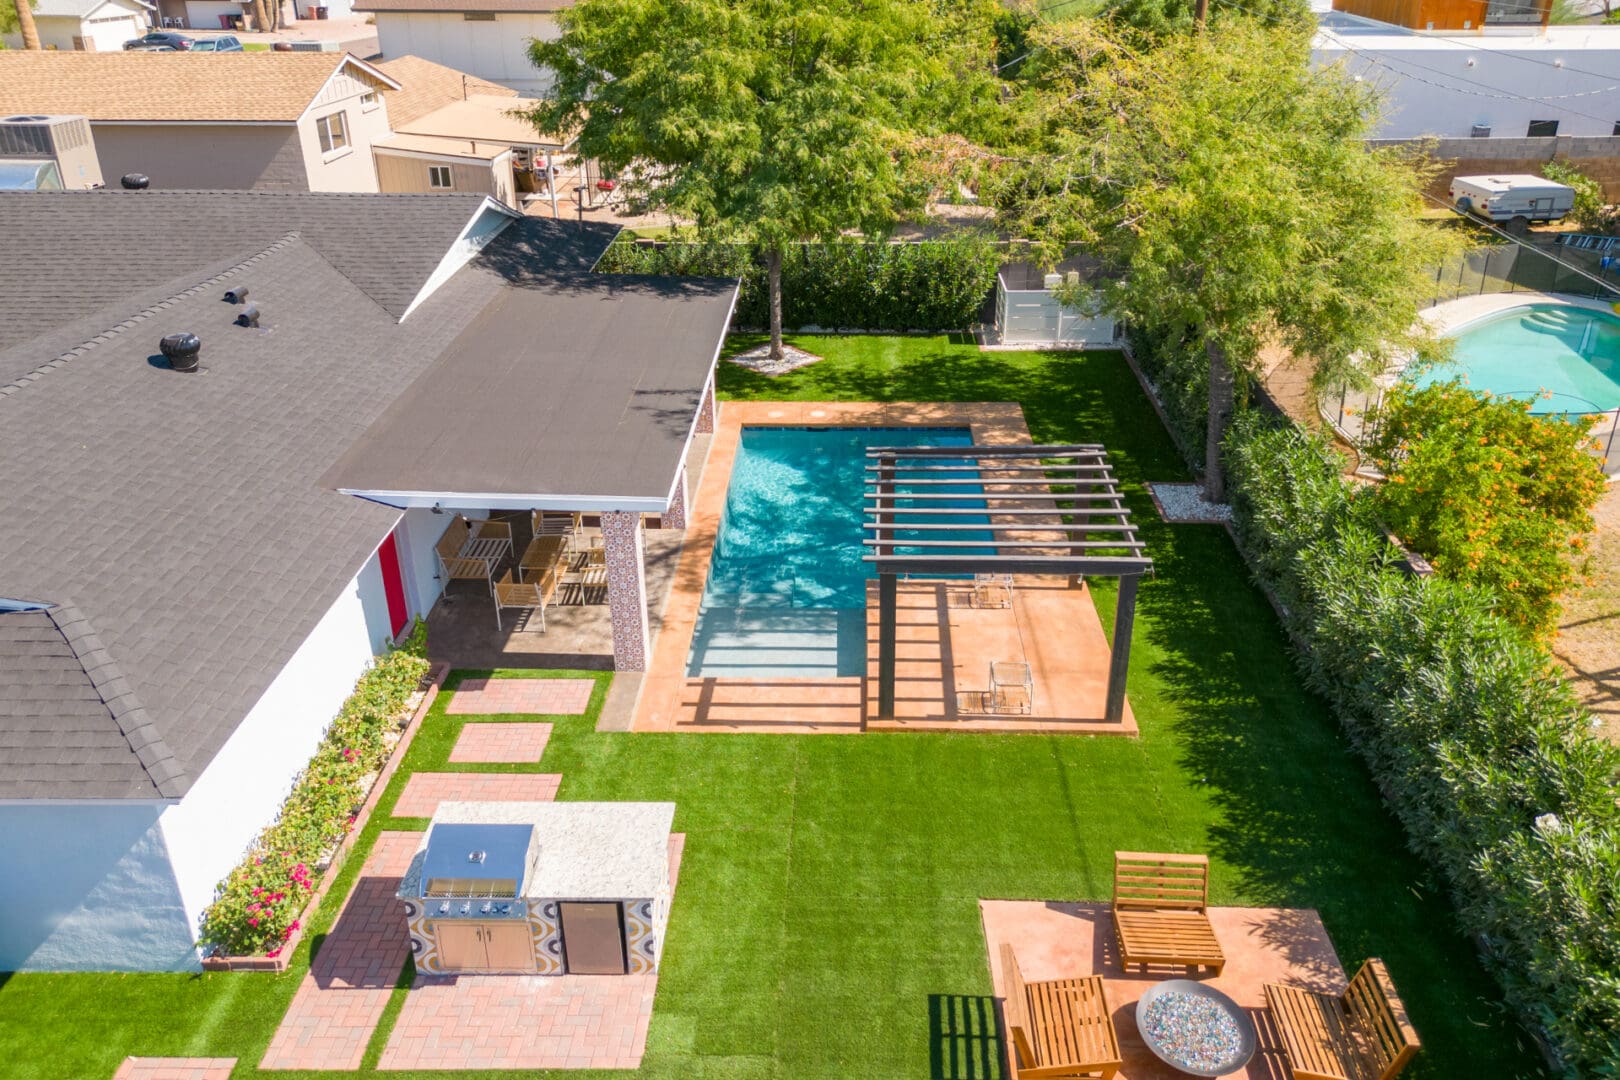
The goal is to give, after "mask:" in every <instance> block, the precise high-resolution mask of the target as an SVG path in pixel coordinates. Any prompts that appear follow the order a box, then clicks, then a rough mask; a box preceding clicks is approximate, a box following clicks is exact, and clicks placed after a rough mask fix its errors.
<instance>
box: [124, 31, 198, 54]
mask: <svg viewBox="0 0 1620 1080" xmlns="http://www.w3.org/2000/svg"><path fill="white" fill-rule="evenodd" d="M195 44H197V42H196V39H194V38H188V37H186V35H184V34H177V33H175V32H174V31H173V30H153V31H152V32H151V33H149V34H143V35H141V36H140V37H138V38H135V39H134V40H133V41H126V42H124V48H125V49H127V50H129V51H131V52H136V51H140V52H167V51H169V50H173V51H174V52H190V51H191V47H192V46H193V45H195Z"/></svg>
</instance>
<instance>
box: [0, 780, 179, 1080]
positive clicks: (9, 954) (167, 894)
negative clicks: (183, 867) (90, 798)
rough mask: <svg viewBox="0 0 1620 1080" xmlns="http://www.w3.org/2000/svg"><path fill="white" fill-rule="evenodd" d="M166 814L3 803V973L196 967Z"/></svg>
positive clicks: (131, 806)
mask: <svg viewBox="0 0 1620 1080" xmlns="http://www.w3.org/2000/svg"><path fill="white" fill-rule="evenodd" d="M162 811H163V804H161V803H155V802H154V803H71V804H70V803H44V802H34V803H8V804H5V805H0V868H3V869H4V873H0V911H3V912H4V913H5V914H4V917H0V971H85V970H109V971H172V970H183V969H186V968H189V967H192V966H195V964H196V953H195V951H194V950H193V948H192V940H193V937H192V933H191V927H192V923H191V922H190V921H189V920H188V918H187V914H186V911H185V908H184V906H183V905H182V904H181V902H180V893H179V889H178V886H177V884H176V882H175V878H174V872H173V870H172V869H171V867H170V864H169V856H168V851H167V849H166V847H165V843H164V838H163V831H162V829H161V828H160V827H159V825H158V818H159V815H160V814H161V813H162ZM0 1071H4V1070H3V1069H0Z"/></svg>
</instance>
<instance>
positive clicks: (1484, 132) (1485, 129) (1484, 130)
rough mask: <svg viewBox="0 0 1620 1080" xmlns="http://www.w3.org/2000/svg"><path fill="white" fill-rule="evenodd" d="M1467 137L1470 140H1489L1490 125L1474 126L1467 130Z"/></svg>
mask: <svg viewBox="0 0 1620 1080" xmlns="http://www.w3.org/2000/svg"><path fill="white" fill-rule="evenodd" d="M1468 137H1469V138H1470V139H1488V138H1490V137H1491V125H1489V124H1475V125H1474V126H1473V127H1471V128H1469V129H1468Z"/></svg>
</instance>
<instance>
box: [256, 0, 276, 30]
mask: <svg viewBox="0 0 1620 1080" xmlns="http://www.w3.org/2000/svg"><path fill="white" fill-rule="evenodd" d="M270 2H271V3H275V2H276V0H270ZM253 29H255V30H257V31H258V32H259V33H261V34H263V33H266V32H268V31H269V30H270V29H271V26H270V9H269V7H268V6H267V5H266V4H265V2H264V0H253Z"/></svg>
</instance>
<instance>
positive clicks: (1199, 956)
mask: <svg viewBox="0 0 1620 1080" xmlns="http://www.w3.org/2000/svg"><path fill="white" fill-rule="evenodd" d="M1114 929H1115V931H1116V932H1117V933H1118V935H1119V951H1120V961H1121V962H1122V963H1124V964H1127V965H1129V964H1185V965H1186V966H1188V967H1207V968H1210V969H1211V970H1212V971H1213V972H1214V974H1216V975H1219V974H1220V973H1221V970H1222V969H1223V968H1224V967H1225V966H1226V954H1225V953H1223V952H1222V951H1221V943H1220V942H1219V941H1217V940H1215V928H1214V927H1213V926H1212V925H1210V921H1209V858H1208V857H1207V856H1204V855H1169V854H1163V853H1157V852H1144V851H1116V852H1114Z"/></svg>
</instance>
